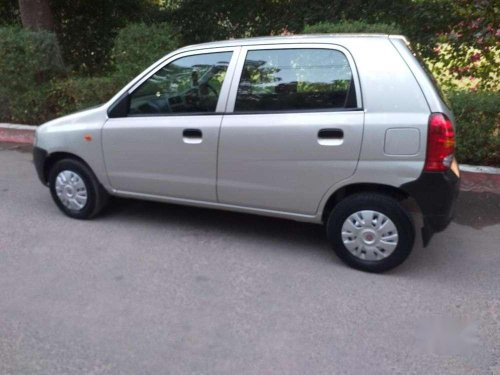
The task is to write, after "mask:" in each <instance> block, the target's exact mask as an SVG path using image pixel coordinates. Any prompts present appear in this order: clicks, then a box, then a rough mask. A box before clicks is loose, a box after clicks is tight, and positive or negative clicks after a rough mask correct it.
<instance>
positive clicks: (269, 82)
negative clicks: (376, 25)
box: [217, 44, 364, 214]
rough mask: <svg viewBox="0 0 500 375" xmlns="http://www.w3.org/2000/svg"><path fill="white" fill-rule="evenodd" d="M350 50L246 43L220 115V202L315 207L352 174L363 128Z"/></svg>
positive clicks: (310, 210)
mask: <svg viewBox="0 0 500 375" xmlns="http://www.w3.org/2000/svg"><path fill="white" fill-rule="evenodd" d="M363 119H364V113H363V110H362V103H361V95H360V88H359V80H358V77H357V73H356V70H355V68H354V63H353V60H352V57H351V56H350V54H349V53H348V52H347V51H346V50H345V49H344V48H342V47H339V46H334V45H329V44H293V45H290V44H284V45H265V46H262V45H260V46H250V47H244V48H242V50H241V53H240V57H239V60H238V63H237V66H236V72H235V78H234V80H233V84H232V86H231V92H230V95H229V99H228V104H227V110H226V114H225V116H224V118H223V120H222V127H221V135H220V144H219V156H218V179H217V191H218V198H219V201H220V202H221V203H225V204H232V205H240V206H247V207H253V208H261V209H269V210H276V211H285V212H293V213H302V214H314V213H316V211H317V208H318V204H319V202H320V200H321V198H322V197H323V195H324V194H325V193H326V192H327V190H328V189H329V188H330V187H331V186H332V185H334V184H336V183H338V182H340V181H342V180H343V179H346V178H348V177H349V176H351V175H352V174H353V173H354V172H355V170H356V165H357V163H358V158H359V154H360V147H361V140H362V134H363Z"/></svg>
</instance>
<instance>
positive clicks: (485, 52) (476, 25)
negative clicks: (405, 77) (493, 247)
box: [434, 0, 500, 90]
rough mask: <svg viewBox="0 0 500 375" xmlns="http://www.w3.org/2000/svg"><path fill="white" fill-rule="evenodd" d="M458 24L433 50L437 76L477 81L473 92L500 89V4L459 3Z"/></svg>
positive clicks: (458, 0)
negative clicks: (447, 75)
mask: <svg viewBox="0 0 500 375" xmlns="http://www.w3.org/2000/svg"><path fill="white" fill-rule="evenodd" d="M455 6H456V9H455V12H456V14H457V15H458V19H459V21H458V22H456V23H454V24H452V25H451V26H450V27H449V30H448V31H446V32H444V33H441V34H440V35H439V39H438V41H439V43H440V44H439V45H437V46H436V47H435V48H434V52H435V57H434V59H435V60H436V61H439V62H440V64H439V65H438V69H439V70H438V73H440V74H445V73H447V74H449V75H450V76H451V78H452V79H463V78H469V79H470V80H472V81H475V84H474V85H473V86H472V87H471V89H472V90H478V89H490V90H499V89H500V73H499V72H498V67H499V65H500V24H499V19H498V14H499V12H500V3H498V1H495V0H472V1H471V0H456V3H455Z"/></svg>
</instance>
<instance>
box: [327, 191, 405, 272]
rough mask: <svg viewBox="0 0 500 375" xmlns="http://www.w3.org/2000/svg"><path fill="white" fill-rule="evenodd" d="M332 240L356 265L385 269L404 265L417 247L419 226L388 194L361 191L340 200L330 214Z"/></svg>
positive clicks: (348, 261)
mask: <svg viewBox="0 0 500 375" xmlns="http://www.w3.org/2000/svg"><path fill="white" fill-rule="evenodd" d="M326 229H327V235H328V239H329V240H330V242H331V243H332V245H333V248H334V250H335V252H336V253H337V255H338V256H339V258H340V259H342V260H343V261H344V262H345V263H347V264H348V265H350V266H351V267H353V268H356V269H359V270H362V271H367V272H384V271H387V270H390V269H392V268H394V267H396V266H398V265H400V264H401V263H402V262H403V261H404V260H405V259H406V258H407V257H408V255H410V252H411V250H412V248H413V243H414V240H415V229H414V226H413V223H412V220H411V218H410V215H409V214H408V212H407V211H406V210H405V209H404V208H403V207H401V205H400V204H399V202H398V201H397V200H396V199H394V198H392V197H390V196H387V195H383V194H378V193H360V194H355V195H351V196H348V197H347V198H345V199H344V200H342V201H341V202H339V203H338V204H337V205H336V206H335V208H334V209H333V211H332V212H331V214H330V217H329V219H328V222H327V225H326Z"/></svg>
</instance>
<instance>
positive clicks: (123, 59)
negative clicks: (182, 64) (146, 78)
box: [112, 23, 179, 80]
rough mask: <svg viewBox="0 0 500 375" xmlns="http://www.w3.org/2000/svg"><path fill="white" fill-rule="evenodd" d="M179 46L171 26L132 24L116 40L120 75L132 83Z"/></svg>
mask: <svg viewBox="0 0 500 375" xmlns="http://www.w3.org/2000/svg"><path fill="white" fill-rule="evenodd" d="M178 47H179V40H178V36H177V34H176V33H175V32H174V31H173V30H172V28H171V27H170V25H169V24H167V23H159V24H155V25H145V24H143V23H139V24H131V25H128V26H127V27H125V28H123V29H122V30H120V32H119V33H118V36H117V37H116V39H115V45H114V47H113V53H112V58H113V61H114V65H115V69H116V73H117V74H118V75H119V76H120V77H124V79H125V78H126V79H128V80H131V79H132V78H134V77H135V76H136V75H137V74H139V73H140V72H142V71H143V70H144V69H146V68H147V67H148V66H149V65H151V64H152V63H154V62H155V61H156V60H158V59H159V58H161V57H162V56H165V55H166V54H167V53H169V52H171V51H173V50H175V49H176V48H178Z"/></svg>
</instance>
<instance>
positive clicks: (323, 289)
mask: <svg viewBox="0 0 500 375" xmlns="http://www.w3.org/2000/svg"><path fill="white" fill-rule="evenodd" d="M8 147H10V146H6V145H0V374H16V375H18V374H19V375H20V374H51V375H55V374H329V375H331V374H467V375H470V374H495V375H498V374H500V246H499V243H500V195H492V194H490V195H484V194H474V193H467V194H463V195H462V196H461V200H460V202H459V207H458V215H457V221H456V222H453V223H452V224H451V226H450V227H449V228H448V230H447V231H446V232H444V233H441V234H439V235H437V236H435V237H434V238H433V241H432V243H431V246H430V247H427V248H425V249H424V248H422V247H421V245H418V246H417V247H416V248H415V249H414V252H413V253H412V255H411V256H410V258H409V259H408V260H407V261H406V263H404V264H403V265H402V266H400V267H399V268H397V269H395V270H393V271H391V272H388V273H386V274H383V275H373V274H367V273H362V272H359V271H355V270H352V269H350V268H348V267H346V266H345V265H343V264H342V263H341V262H340V261H339V260H338V259H337V258H336V257H335V255H334V254H333V253H332V251H331V250H330V248H329V246H328V244H327V242H326V240H325V237H324V234H323V228H321V227H320V226H315V225H310V224H303V223H296V222H291V221H285V220H278V219H271V218H263V217H257V216H250V215H243V214H236V213H228V212H222V211H220V212H219V211H212V210H205V209H196V208H186V207H181V206H174V205H164V204H153V203H145V202H140V201H132V200H130V201H127V200H116V201H115V202H114V203H113V204H112V206H111V207H110V209H109V210H108V211H107V213H106V214H105V215H103V216H101V217H99V218H98V219H95V220H93V221H77V220H72V219H69V218H67V217H65V216H63V215H62V214H61V213H60V212H59V211H58V209H57V208H56V206H55V205H54V204H53V202H52V201H51V198H50V196H49V192H48V190H47V188H45V187H43V186H42V185H41V184H40V183H39V181H38V180H37V177H36V175H35V171H34V168H33V166H32V164H31V155H30V154H29V153H26V152H20V151H16V150H6V148H8Z"/></svg>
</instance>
